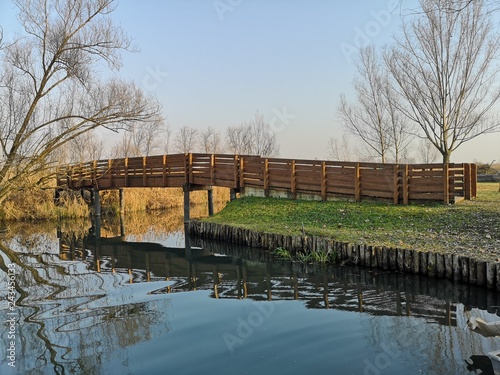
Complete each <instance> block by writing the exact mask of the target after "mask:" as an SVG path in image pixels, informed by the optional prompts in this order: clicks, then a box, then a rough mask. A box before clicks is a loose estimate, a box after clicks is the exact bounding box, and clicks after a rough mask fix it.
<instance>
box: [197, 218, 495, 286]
mask: <svg viewBox="0 0 500 375" xmlns="http://www.w3.org/2000/svg"><path fill="white" fill-rule="evenodd" d="M189 233H190V234H191V235H193V236H196V237H199V238H202V239H211V240H218V241H225V242H229V243H234V244H238V245H244V246H248V247H253V248H261V249H265V250H269V251H272V250H275V249H277V248H284V249H287V250H288V251H289V252H290V253H291V254H296V253H297V252H304V253H306V254H308V253H314V252H323V253H327V254H335V255H334V256H335V259H336V262H335V263H341V264H346V263H349V264H352V265H356V266H362V267H370V268H378V269H382V270H385V271H392V272H400V273H411V274H420V275H424V276H428V277H437V278H445V279H448V280H451V281H454V282H462V283H467V284H470V285H477V286H483V287H486V288H488V289H496V290H500V277H499V275H500V262H497V261H488V260H481V259H477V258H474V257H469V256H467V255H461V254H457V253H454V254H451V253H448V254H446V253H441V252H432V251H420V250H411V249H404V248H395V247H387V246H371V245H365V244H354V243H349V242H341V241H335V240H333V239H331V238H327V237H322V236H307V235H306V236H303V235H286V234H278V233H267V232H259V231H255V230H251V229H245V228H242V227H237V226H233V225H229V224H220V223H214V222H207V221H199V220H193V221H191V224H190V227H189Z"/></svg>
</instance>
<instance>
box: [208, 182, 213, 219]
mask: <svg viewBox="0 0 500 375" xmlns="http://www.w3.org/2000/svg"><path fill="white" fill-rule="evenodd" d="M207 200H208V216H213V214H214V192H213V190H212V189H211V188H210V189H208V190H207Z"/></svg>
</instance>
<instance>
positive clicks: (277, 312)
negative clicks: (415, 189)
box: [0, 216, 500, 375]
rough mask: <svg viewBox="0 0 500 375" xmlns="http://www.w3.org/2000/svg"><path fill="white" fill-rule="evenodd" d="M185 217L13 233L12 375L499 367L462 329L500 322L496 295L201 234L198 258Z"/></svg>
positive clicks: (8, 283) (4, 277) (3, 262)
mask: <svg viewBox="0 0 500 375" xmlns="http://www.w3.org/2000/svg"><path fill="white" fill-rule="evenodd" d="M181 221H182V218H181V217H179V218H177V217H171V216H168V217H167V216H154V217H152V216H150V217H147V218H146V217H127V218H126V220H125V222H122V223H121V226H120V223H119V222H109V223H103V225H102V227H101V236H102V238H100V239H96V237H95V236H94V235H93V233H95V232H94V230H93V229H92V228H91V225H90V222H82V223H73V224H72V225H69V224H67V223H66V224H64V225H62V226H61V227H60V228H56V227H51V226H45V227H43V226H36V225H35V226H33V225H32V226H20V227H14V228H11V229H10V231H9V232H8V233H6V234H3V235H2V236H3V237H0V280H1V281H0V287H1V296H0V317H1V320H2V322H3V328H2V331H1V335H0V350H1V353H2V355H1V356H0V374H231V375H232V374H329V375H331V374H375V375H379V374H472V373H485V374H487V373H492V372H491V362H490V361H489V359H488V358H487V357H485V355H486V353H488V352H491V351H496V350H500V339H498V338H485V337H483V336H481V335H479V334H477V333H473V332H471V331H469V330H468V329H467V330H464V329H463V328H464V326H465V324H466V320H467V318H468V317H470V316H480V317H482V318H484V319H485V320H487V321H492V320H498V319H500V317H499V316H497V315H496V308H495V307H494V306H497V305H500V296H498V295H497V294H496V293H489V292H487V291H485V290H483V289H477V288H474V287H471V286H464V285H457V284H453V283H450V282H448V281H443V280H439V281H438V280H433V279H426V278H419V277H413V276H402V275H393V274H389V273H386V272H374V271H372V270H365V269H362V268H349V267H332V268H328V269H325V268H322V267H320V266H312V265H304V264H300V263H289V262H285V261H276V260H273V259H270V258H269V256H267V255H266V253H264V252H260V251H257V250H250V249H248V248H241V247H236V246H233V245H228V244H223V243H213V242H205V243H200V242H198V241H197V240H196V239H191V240H190V245H191V250H188V251H186V250H185V249H184V248H183V246H184V236H183V234H182V232H181V231H179V230H178V228H179V225H180V223H181ZM9 290H10V291H11V293H10V294H9ZM9 302H11V303H9ZM13 302H15V306H14V303H13ZM466 361H468V363H472V362H473V361H474V363H476V365H475V366H476V370H474V368H473V367H474V366H469V367H468V365H467V362H466ZM9 363H10V365H9ZM12 365H15V367H12ZM480 368H482V370H481V369H480ZM474 371H476V372H474ZM481 371H482V372H481ZM488 371H489V372H488Z"/></svg>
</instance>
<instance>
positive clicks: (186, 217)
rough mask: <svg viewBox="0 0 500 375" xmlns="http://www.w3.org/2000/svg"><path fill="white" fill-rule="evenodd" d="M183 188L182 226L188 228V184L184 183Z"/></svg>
mask: <svg viewBox="0 0 500 375" xmlns="http://www.w3.org/2000/svg"><path fill="white" fill-rule="evenodd" d="M183 190H184V228H186V227H187V228H188V229H189V222H190V215H189V211H190V208H189V203H190V202H189V192H190V189H189V185H188V184H184V186H183Z"/></svg>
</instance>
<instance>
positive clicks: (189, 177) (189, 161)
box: [186, 153, 193, 184]
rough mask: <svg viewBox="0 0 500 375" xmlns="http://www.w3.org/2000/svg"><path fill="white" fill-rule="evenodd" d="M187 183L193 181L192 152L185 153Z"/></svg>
mask: <svg viewBox="0 0 500 375" xmlns="http://www.w3.org/2000/svg"><path fill="white" fill-rule="evenodd" d="M186 171H187V181H186V182H187V183H188V184H190V183H192V182H193V154H192V153H189V154H187V170H186Z"/></svg>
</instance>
